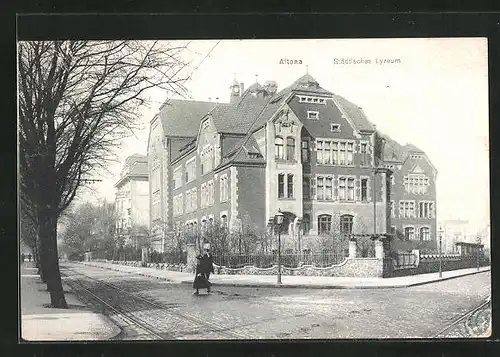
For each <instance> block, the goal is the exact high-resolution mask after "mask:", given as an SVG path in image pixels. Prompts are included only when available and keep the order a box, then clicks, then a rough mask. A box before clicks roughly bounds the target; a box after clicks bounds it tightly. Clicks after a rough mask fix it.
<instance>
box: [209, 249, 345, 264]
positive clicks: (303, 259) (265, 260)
mask: <svg viewBox="0 0 500 357" xmlns="http://www.w3.org/2000/svg"><path fill="white" fill-rule="evenodd" d="M344 260H345V254H344V253H342V252H341V253H323V254H306V253H302V254H298V253H295V254H281V265H282V266H283V267H287V268H297V267H299V266H301V265H312V266H315V267H328V266H332V265H335V264H340V263H342V262H343V261H344ZM214 263H215V264H217V265H219V266H224V267H227V268H241V267H244V266H254V267H256V268H270V267H272V266H273V265H277V264H278V254H251V255H237V254H227V255H216V256H214Z"/></svg>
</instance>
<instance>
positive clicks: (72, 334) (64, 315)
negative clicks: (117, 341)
mask: <svg viewBox="0 0 500 357" xmlns="http://www.w3.org/2000/svg"><path fill="white" fill-rule="evenodd" d="M20 284H21V338H22V339H23V340H24V341H28V342H29V341H83V340H93V341H95V340H108V339H112V338H113V337H115V336H117V335H118V334H119V333H120V332H121V330H120V329H119V328H118V327H117V326H116V325H114V324H113V323H112V322H111V321H110V320H108V319H107V318H106V317H105V316H104V315H100V314H97V313H94V312H92V311H91V310H89V309H88V308H87V307H86V306H85V305H84V304H82V303H81V302H80V301H78V299H77V298H76V297H75V296H74V295H73V294H71V292H70V291H71V290H70V288H69V287H68V286H65V285H64V281H63V288H64V291H65V292H66V294H65V296H66V302H67V303H68V307H69V308H68V309H55V308H49V307H45V306H47V305H48V304H50V294H49V293H48V292H47V291H46V288H47V285H46V284H44V283H42V282H41V280H40V277H39V275H38V274H37V269H36V268H35V265H34V263H33V262H24V263H23V264H22V266H21V282H20Z"/></svg>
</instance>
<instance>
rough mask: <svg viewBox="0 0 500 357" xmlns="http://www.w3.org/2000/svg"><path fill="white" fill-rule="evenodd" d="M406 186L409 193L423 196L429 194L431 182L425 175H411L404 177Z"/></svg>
mask: <svg viewBox="0 0 500 357" xmlns="http://www.w3.org/2000/svg"><path fill="white" fill-rule="evenodd" d="M404 186H405V191H406V192H407V193H414V194H418V195H421V194H425V193H427V188H428V187H429V186H430V181H429V178H428V177H427V176H426V175H424V174H409V175H406V176H404Z"/></svg>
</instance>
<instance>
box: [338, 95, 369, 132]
mask: <svg viewBox="0 0 500 357" xmlns="http://www.w3.org/2000/svg"><path fill="white" fill-rule="evenodd" d="M333 98H334V100H335V104H336V105H337V106H338V107H340V108H339V109H340V110H343V111H344V112H345V113H346V115H347V117H348V118H347V119H348V120H350V121H351V122H352V123H353V124H354V126H355V127H356V128H357V129H358V130H360V131H374V130H375V128H374V127H373V124H372V123H370V121H369V120H368V118H367V117H366V115H365V113H364V112H363V110H362V109H361V107H359V106H357V105H356V104H354V103H352V102H350V101H348V100H347V99H345V98H344V97H341V96H340V95H337V94H334V95H333Z"/></svg>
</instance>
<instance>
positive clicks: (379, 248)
mask: <svg viewBox="0 0 500 357" xmlns="http://www.w3.org/2000/svg"><path fill="white" fill-rule="evenodd" d="M375 258H377V259H383V258H384V243H383V242H382V241H381V240H380V238H377V240H375Z"/></svg>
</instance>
